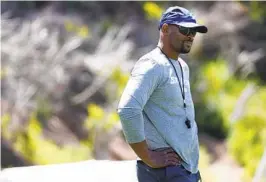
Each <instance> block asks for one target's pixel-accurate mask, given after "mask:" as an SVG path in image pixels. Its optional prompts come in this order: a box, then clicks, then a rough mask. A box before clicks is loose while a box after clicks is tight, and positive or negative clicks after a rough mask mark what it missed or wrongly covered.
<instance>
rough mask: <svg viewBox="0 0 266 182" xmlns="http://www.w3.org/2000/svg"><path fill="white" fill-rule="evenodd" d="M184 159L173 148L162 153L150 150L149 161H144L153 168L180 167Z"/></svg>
mask: <svg viewBox="0 0 266 182" xmlns="http://www.w3.org/2000/svg"><path fill="white" fill-rule="evenodd" d="M181 161H182V159H181V158H180V157H179V156H178V155H177V154H176V152H175V151H174V150H173V149H172V148H166V149H164V150H161V151H153V150H148V160H146V161H143V162H145V163H146V164H147V165H148V166H150V167H152V168H161V167H166V166H175V165H180V164H181Z"/></svg>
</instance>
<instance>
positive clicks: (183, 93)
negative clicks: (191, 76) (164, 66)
mask: <svg viewBox="0 0 266 182" xmlns="http://www.w3.org/2000/svg"><path fill="white" fill-rule="evenodd" d="M157 47H158V46H157ZM158 48H159V49H160V51H161V53H162V54H163V55H164V56H165V57H166V58H167V60H168V61H169V62H170V63H171V65H172V66H173V68H174V70H175V74H176V77H177V79H178V83H179V87H180V90H181V95H182V98H183V103H184V108H186V101H185V98H186V96H185V87H184V85H185V83H184V76H183V69H182V66H181V64H180V62H179V61H177V62H178V63H179V66H180V69H181V76H182V83H183V88H182V86H181V81H180V79H179V76H178V74H177V71H176V69H175V66H174V65H173V63H172V61H171V60H170V59H169V58H168V57H167V56H166V54H165V53H164V52H163V51H162V49H161V48H160V47H158Z"/></svg>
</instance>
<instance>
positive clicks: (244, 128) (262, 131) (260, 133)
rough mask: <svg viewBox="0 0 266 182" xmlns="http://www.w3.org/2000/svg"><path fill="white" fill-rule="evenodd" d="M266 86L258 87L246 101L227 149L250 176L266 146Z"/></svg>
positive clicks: (233, 128)
mask: <svg viewBox="0 0 266 182" xmlns="http://www.w3.org/2000/svg"><path fill="white" fill-rule="evenodd" d="M265 101H266V88H265V87H263V88H260V89H259V90H258V92H257V93H256V94H254V95H253V96H252V97H251V98H250V99H249V101H248V103H247V105H246V106H247V107H246V110H245V112H244V116H243V117H242V118H241V119H240V120H239V121H237V122H236V123H235V124H234V126H233V127H232V132H231V134H230V136H229V140H228V143H229V149H230V151H231V152H232V154H233V156H234V157H235V159H236V160H237V161H238V162H239V163H240V164H241V165H243V166H244V167H245V171H246V176H247V177H251V176H253V175H254V172H255V170H256V168H257V166H258V163H259V161H260V159H261V157H262V154H263V152H264V148H265V146H266V115H265V111H266V102H265Z"/></svg>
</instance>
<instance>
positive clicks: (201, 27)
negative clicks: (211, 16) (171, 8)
mask: <svg viewBox="0 0 266 182" xmlns="http://www.w3.org/2000/svg"><path fill="white" fill-rule="evenodd" d="M178 25H180V26H182V27H186V28H195V30H196V31H197V32H199V33H207V32H208V28H207V27H206V26H204V25H199V24H197V23H192V22H182V23H178Z"/></svg>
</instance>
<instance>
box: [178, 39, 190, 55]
mask: <svg viewBox="0 0 266 182" xmlns="http://www.w3.org/2000/svg"><path fill="white" fill-rule="evenodd" d="M191 46H192V43H191V45H187V44H186V42H184V41H183V42H182V44H181V46H180V53H181V54H187V53H189V52H190V49H191Z"/></svg>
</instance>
